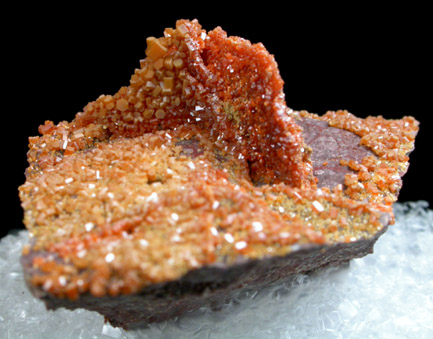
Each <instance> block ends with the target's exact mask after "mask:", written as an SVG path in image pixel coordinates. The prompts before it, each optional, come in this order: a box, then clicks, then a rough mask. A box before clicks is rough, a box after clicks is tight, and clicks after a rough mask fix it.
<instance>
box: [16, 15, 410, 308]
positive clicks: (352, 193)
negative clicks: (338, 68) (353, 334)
mask: <svg viewBox="0 0 433 339" xmlns="http://www.w3.org/2000/svg"><path fill="white" fill-rule="evenodd" d="M417 130H418V122H417V121H416V120H415V119H413V118H412V117H404V118H402V119H400V120H385V119H383V118H382V117H369V118H366V119H360V118H356V117H355V116H354V115H352V114H350V113H348V112H346V111H338V112H328V113H326V114H325V115H323V116H318V115H316V114H312V113H308V112H305V111H293V110H292V109H290V108H288V107H287V105H286V103H285V96H284V92H283V80H282V79H281V77H280V74H279V71H278V67H277V64H276V62H275V60H274V58H273V56H272V55H270V54H269V53H268V52H267V51H266V49H265V48H264V46H263V45H262V44H260V43H258V44H252V43H250V42H249V41H247V40H245V39H242V38H239V37H228V36H227V34H226V33H225V32H224V31H223V30H222V29H221V28H216V29H214V30H212V31H209V32H206V31H205V30H203V29H202V27H201V26H200V24H199V23H198V22H197V21H196V20H193V21H188V20H179V21H178V22H177V23H176V28H167V29H166V30H165V31H164V36H163V37H161V38H153V37H150V38H147V49H146V58H145V59H143V60H140V67H139V68H137V69H136V70H135V72H134V74H133V75H132V76H131V79H130V83H129V85H128V86H125V87H122V88H120V90H119V91H118V92H117V93H115V94H114V95H101V96H100V97H99V98H97V99H96V100H95V101H93V102H90V103H89V104H87V105H86V106H85V107H84V109H83V111H82V112H79V113H78V114H77V115H76V117H75V119H74V120H72V121H71V122H60V123H58V124H54V123H53V122H51V121H46V122H45V124H43V125H41V126H40V127H39V132H40V134H41V135H40V136H37V137H31V138H30V139H29V140H30V145H29V148H30V149H29V152H28V161H29V167H28V169H27V171H26V182H25V183H24V184H23V185H22V186H21V187H20V197H21V200H22V206H23V208H24V210H25V219H24V222H25V225H26V227H27V229H28V230H29V232H30V236H31V242H30V244H29V246H27V247H26V248H25V249H24V252H23V258H24V259H23V262H25V267H26V270H27V273H28V274H27V279H28V283H29V286H32V288H34V289H37V290H38V291H39V293H43V294H44V295H49V296H50V297H55V298H59V299H66V300H71V301H73V300H79V299H80V296H83V295H90V296H93V297H98V298H100V297H116V296H120V295H129V294H134V293H135V294H137V293H139V292H140V291H143V289H145V288H147V287H149V286H154V285H157V284H163V283H165V282H168V281H175V280H177V279H180V278H182V277H183V276H185V275H186V274H187V273H188V272H191V271H193V270H199V269H200V268H203V267H211V266H214V265H218V264H224V265H227V267H229V266H230V265H236V264H237V263H239V262H242V261H245V260H247V261H248V260H256V259H259V260H260V259H263V258H268V257H270V256H271V257H284V256H288V255H290V254H291V253H294V252H296V251H299V250H300V249H303V248H306V247H315V248H323V247H325V246H332V245H335V244H342V243H344V244H346V243H347V244H350V243H357V242H358V241H360V240H362V239H369V238H371V237H372V236H374V235H376V234H378V233H380V232H381V231H383V229H384V228H385V227H386V226H387V225H388V224H389V223H392V222H393V220H392V219H393V216H392V203H393V202H394V201H395V200H396V199H397V195H398V191H399V189H400V188H401V185H402V182H401V177H402V175H403V174H404V173H405V172H406V171H407V168H408V154H409V153H410V151H411V150H412V149H413V147H414V139H415V135H416V133H417Z"/></svg>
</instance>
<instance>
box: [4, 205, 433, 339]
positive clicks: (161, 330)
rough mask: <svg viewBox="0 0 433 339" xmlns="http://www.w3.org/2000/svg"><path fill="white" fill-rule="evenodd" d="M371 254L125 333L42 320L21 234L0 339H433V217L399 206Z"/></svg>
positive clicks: (11, 262)
mask: <svg viewBox="0 0 433 339" xmlns="http://www.w3.org/2000/svg"><path fill="white" fill-rule="evenodd" d="M395 212H396V217H397V218H396V219H397V221H396V224H395V225H393V226H391V227H390V228H389V230H388V231H387V232H386V233H385V234H384V235H383V236H382V237H381V238H379V240H378V242H377V243H376V246H375V251H374V254H372V255H368V256H366V257H364V258H361V259H356V260H353V261H352V262H351V263H350V265H349V266H347V267H341V268H338V269H336V268H333V269H328V270H326V271H324V272H321V273H320V274H316V275H314V276H300V277H299V279H298V283H297V284H296V285H295V286H288V285H280V286H277V287H273V288H272V289H268V290H264V291H261V292H260V293H257V294H256V295H251V296H249V297H248V298H246V299H244V300H241V301H239V302H235V303H233V304H231V305H228V306H227V307H226V308H224V309H223V310H221V311H219V312H211V311H210V310H208V309H203V310H200V311H198V312H195V313H194V314H191V315H188V316H187V317H184V318H182V319H180V320H174V321H170V322H164V323H161V324H154V325H152V326H151V327H150V328H149V329H146V330H140V331H133V332H127V331H124V330H122V329H119V328H113V327H112V326H110V325H109V324H104V321H103V317H102V316H101V315H99V314H98V313H95V312H89V311H85V310H76V311H67V310H64V309H60V310H57V311H55V312H54V311H46V309H45V306H44V305H43V303H42V302H41V301H39V300H37V299H35V298H33V297H32V295H31V294H30V293H29V292H28V290H27V288H26V287H25V285H24V281H23V276H22V271H21V266H20V264H19V256H20V254H21V248H22V245H23V244H24V243H26V242H27V232H25V231H21V232H20V233H19V234H18V235H8V236H7V237H5V238H3V239H1V241H0V338H137V337H139V338H161V337H163V338H433V211H432V210H430V209H428V204H427V203H426V202H425V201H418V202H413V203H406V204H396V205H395Z"/></svg>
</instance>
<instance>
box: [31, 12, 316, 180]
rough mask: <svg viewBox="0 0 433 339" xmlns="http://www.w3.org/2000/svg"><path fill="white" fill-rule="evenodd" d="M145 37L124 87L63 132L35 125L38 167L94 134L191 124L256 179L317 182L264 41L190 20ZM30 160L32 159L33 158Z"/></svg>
mask: <svg viewBox="0 0 433 339" xmlns="http://www.w3.org/2000/svg"><path fill="white" fill-rule="evenodd" d="M147 42H148V48H147V50H146V54H147V58H146V59H144V60H141V62H140V68H139V69H136V70H135V73H134V74H133V75H132V77H131V80H130V85H129V86H127V87H122V88H121V89H120V90H119V92H118V93H116V94H115V95H113V96H111V95H102V96H100V97H99V98H98V99H97V100H96V101H94V102H91V103H89V104H88V105H87V106H86V107H85V108H84V111H83V112H81V113H78V114H77V116H76V118H75V119H74V121H72V122H71V123H70V124H69V125H68V127H67V128H68V132H67V133H68V134H67V135H66V136H65V135H62V136H61V137H60V136H59V132H60V131H59V132H57V133H56V134H57V137H55V136H53V134H54V132H55V131H56V129H57V128H56V127H55V126H54V125H53V124H52V123H51V122H47V124H46V126H42V127H41V128H40V132H41V133H42V134H43V135H44V137H43V138H42V139H35V142H34V144H33V146H32V148H31V153H35V152H42V153H44V156H42V157H41V155H39V156H38V159H42V160H39V162H42V165H43V164H44V162H47V161H54V162H55V161H57V159H58V158H59V156H60V155H68V154H71V153H73V152H75V151H77V150H81V149H82V148H84V147H88V146H90V147H91V146H92V145H93V141H94V140H95V139H96V140H99V141H103V140H106V139H107V138H108V137H111V138H117V137H121V136H122V137H135V136H139V135H142V134H144V133H148V132H155V131H157V130H165V129H173V128H175V127H176V126H180V125H183V124H194V125H197V126H200V127H201V128H205V129H209V130H212V131H213V133H212V134H211V135H210V136H211V137H212V139H213V140H214V142H215V143H217V145H219V146H220V147H222V148H224V149H226V150H229V151H231V152H236V153H237V154H239V156H240V157H245V158H246V160H247V161H249V163H250V172H251V177H252V179H253V180H255V181H257V182H261V183H276V182H285V183H287V184H290V185H292V186H297V187H304V186H305V187H306V186H311V185H313V186H314V180H313V176H312V166H311V163H309V160H308V154H307V152H306V151H305V147H304V145H303V141H302V136H301V128H300V127H299V126H298V125H297V124H296V123H295V122H294V120H293V118H292V117H291V116H290V115H289V114H288V108H287V106H286V105H285V102H284V93H283V81H282V79H281V77H280V74H279V71H278V67H277V64H276V62H275V60H274V58H273V56H272V55H270V54H269V53H268V52H267V51H266V49H265V48H264V47H263V45H262V44H251V43H250V42H249V41H248V40H245V39H242V38H238V37H227V34H226V33H225V32H224V31H223V30H222V29H221V28H216V29H215V30H213V31H211V32H209V34H207V33H206V32H205V31H204V30H203V29H202V28H201V26H200V25H199V24H198V22H197V21H195V20H194V21H187V20H180V21H178V22H177V25H176V29H170V28H167V29H166V30H165V31H164V37H162V38H159V39H155V38H148V39H147ZM65 127H66V126H65ZM77 131H78V132H77ZM60 133H61V132H60ZM77 135H78V136H79V137H78V138H77V137H76V136H77ZM53 138H54V139H55V140H51V141H49V140H45V139H53ZM82 138H84V140H82ZM66 139H71V143H65V140H66ZM77 139H78V140H77ZM42 144H45V145H46V147H45V148H44V149H41V148H42V147H41V145H42ZM47 146H48V147H47ZM52 153H58V154H57V157H50V155H51V154H52ZM60 157H61V156H60ZM29 160H30V163H34V162H35V156H34V155H33V154H32V155H31V156H30V159H29Z"/></svg>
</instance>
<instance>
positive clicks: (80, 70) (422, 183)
mask: <svg viewBox="0 0 433 339" xmlns="http://www.w3.org/2000/svg"><path fill="white" fill-rule="evenodd" d="M275 6H276V5H275V4H272V3H268V4H263V3H261V5H252V4H249V5H248V9H246V8H242V9H240V10H239V9H235V8H233V7H230V6H228V5H224V4H223V3H221V2H218V3H214V2H212V3H203V2H202V3H200V4H199V5H198V7H194V6H190V7H188V8H185V4H181V3H177V4H168V3H165V4H162V3H161V4H160V5H153V6H150V5H149V4H147V3H146V4H142V5H139V6H134V5H128V6H126V5H123V6H120V5H119V4H117V5H110V6H109V5H107V4H105V5H104V6H101V7H100V8H96V9H90V8H86V7H80V8H77V7H72V6H71V7H67V6H63V8H60V7H55V6H54V7H52V6H50V7H48V6H47V7H41V6H40V5H37V6H36V5H33V6H32V7H29V6H24V5H23V8H19V9H12V8H11V9H9V10H5V11H4V13H3V15H4V18H3V20H6V19H9V20H10V21H9V22H8V24H7V26H6V27H4V29H3V30H2V31H3V35H4V39H3V46H2V50H3V51H2V58H3V59H4V60H5V61H4V62H3V72H2V73H3V74H4V77H3V83H4V85H5V86H6V90H3V95H2V99H3V105H2V107H3V109H2V119H3V122H2V127H3V131H2V132H3V133H2V136H3V137H2V138H3V156H4V158H3V161H2V163H3V165H2V168H3V170H2V171H3V172H2V173H3V179H4V183H5V185H4V186H3V190H2V193H3V194H2V196H3V198H4V201H5V202H6V205H4V204H3V213H4V215H5V216H6V220H4V222H3V223H2V225H1V227H2V228H1V236H3V235H4V234H6V233H7V232H8V231H9V230H10V229H21V228H23V224H22V209H21V206H20V201H19V198H18V186H19V185H21V184H22V183H24V180H25V177H24V170H25V168H26V166H27V162H26V152H27V144H28V140H27V138H28V137H29V136H34V135H37V134H38V131H37V128H38V126H39V125H40V124H43V122H44V121H45V120H53V121H54V122H55V123H58V122H59V121H61V120H68V121H70V120H71V119H73V118H74V116H75V114H76V113H77V112H79V111H81V110H82V109H83V107H84V106H85V104H86V103H87V102H89V101H92V100H95V99H96V98H97V97H98V96H99V95H100V94H114V93H115V92H116V91H117V90H118V89H119V88H120V87H121V86H124V85H127V84H128V81H129V78H130V75H131V74H132V73H133V71H134V68H136V67H138V66H139V59H142V58H144V57H145V53H144V50H145V48H146V43H145V40H146V37H148V36H156V37H158V36H161V35H162V32H163V30H164V28H165V27H174V26H175V22H176V20H177V19H181V18H185V19H194V18H197V19H198V20H199V22H200V23H201V24H202V26H203V28H204V29H206V30H211V29H213V28H215V27H216V26H221V27H222V28H223V29H224V30H225V31H227V33H228V34H229V35H237V36H241V37H244V38H246V39H249V40H250V41H252V42H262V43H263V44H264V45H265V47H266V48H267V49H268V51H269V52H270V53H271V54H273V55H274V56H275V59H276V61H277V63H278V65H279V68H280V72H281V75H282V77H283V79H284V81H285V94H286V102H287V105H288V106H289V107H291V108H293V109H296V110H301V109H305V110H308V111H310V112H313V113H318V114H323V113H325V112H326V111H327V110H337V109H347V110H348V111H350V112H351V113H353V114H355V115H357V116H360V117H366V116H368V115H383V116H384V117H385V118H390V119H398V118H401V117H402V116H404V115H412V116H414V117H415V118H416V119H417V120H419V121H420V123H421V125H420V127H421V128H420V132H419V135H418V138H417V140H416V150H415V151H414V152H413V153H412V155H411V165H410V168H409V172H408V173H407V175H406V176H405V178H404V186H403V189H402V191H401V193H400V199H399V200H400V201H415V200H428V201H431V189H432V185H431V182H430V179H429V178H430V170H429V158H430V154H431V148H432V146H433V145H432V142H431V136H430V135H429V134H430V133H429V128H430V126H431V125H430V122H429V116H430V114H431V109H430V103H429V102H428V100H427V99H430V97H431V92H432V91H431V90H432V85H431V70H430V65H429V64H428V62H427V61H428V60H431V55H429V53H430V52H429V45H431V39H428V38H427V37H428V34H427V29H428V28H429V27H428V26H429V25H428V21H427V19H426V13H427V10H426V9H425V8H415V7H413V8H408V6H407V5H406V6H405V7H396V6H393V7H387V8H386V9H379V8H377V6H371V7H367V6H364V7H361V6H358V7H353V8H348V7H347V6H343V7H340V6H338V7H337V6H335V7H333V8H331V7H329V5H326V6H323V5H322V6H321V7H318V6H317V5H313V4H311V3H308V4H306V5H305V6H304V7H302V6H299V7H298V6H292V5H289V6H288V7H287V8H285V9H283V8H281V7H280V6H276V7H275ZM429 96H430V97H429Z"/></svg>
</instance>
